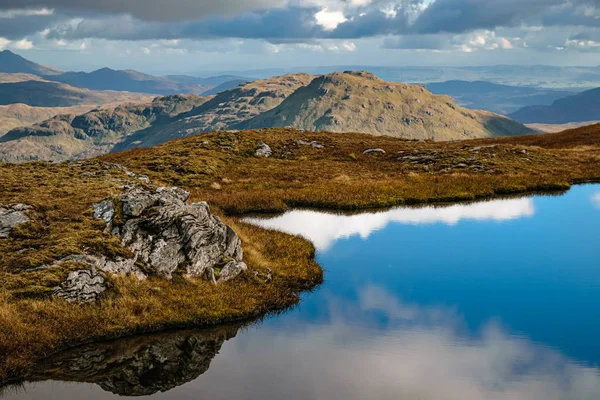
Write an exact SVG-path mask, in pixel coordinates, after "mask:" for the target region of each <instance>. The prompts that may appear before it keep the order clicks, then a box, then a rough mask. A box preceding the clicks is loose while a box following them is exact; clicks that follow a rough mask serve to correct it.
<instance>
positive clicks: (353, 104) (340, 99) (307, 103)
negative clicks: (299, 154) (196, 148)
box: [232, 72, 532, 140]
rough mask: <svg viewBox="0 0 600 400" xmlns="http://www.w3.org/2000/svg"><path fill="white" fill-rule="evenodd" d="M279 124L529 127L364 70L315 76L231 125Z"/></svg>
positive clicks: (437, 134) (399, 133)
mask: <svg viewBox="0 0 600 400" xmlns="http://www.w3.org/2000/svg"><path fill="white" fill-rule="evenodd" d="M282 127H291V128H296V129H302V130H307V131H331V132H360V133H370V134H373V135H387V136H394V137H402V138H408V139H432V140H461V139H468V138H480V137H489V136H514V135H522V134H526V133H531V132H532V130H530V129H529V128H527V127H525V126H523V125H521V124H519V123H517V122H515V121H512V120H510V119H508V118H506V117H504V116H501V115H498V114H493V113H490V112H486V111H473V110H467V109H464V108H462V107H459V106H457V105H456V103H455V102H454V101H453V100H452V99H451V98H450V97H449V96H442V95H434V94H432V93H431V92H429V91H428V90H427V89H426V88H425V87H424V86H421V85H409V84H404V83H392V82H386V81H384V80H382V79H379V78H377V77H376V76H375V75H373V74H370V73H367V72H344V73H333V74H328V75H323V76H320V77H318V78H316V79H314V80H313V81H312V82H311V83H310V84H309V85H308V86H305V87H302V88H300V89H298V90H297V91H296V92H294V93H293V94H292V95H291V96H289V97H288V98H286V99H285V100H284V101H283V102H282V103H281V104H280V105H279V106H277V107H275V108H274V109H272V110H270V111H267V112H264V113H262V114H260V115H258V116H256V117H254V118H252V119H249V120H246V121H243V122H241V123H239V124H236V125H234V126H232V128H234V129H257V128H282Z"/></svg>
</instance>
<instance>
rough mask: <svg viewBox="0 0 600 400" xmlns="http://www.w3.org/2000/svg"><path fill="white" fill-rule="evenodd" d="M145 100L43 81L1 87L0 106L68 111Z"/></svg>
mask: <svg viewBox="0 0 600 400" xmlns="http://www.w3.org/2000/svg"><path fill="white" fill-rule="evenodd" d="M142 97H144V96H142V95H140V94H135V93H127V92H116V91H94V90H88V89H80V88H76V87H73V86H69V85H65V84H62V83H58V82H49V81H43V80H39V81H23V82H13V83H0V105H8V104H16V103H23V104H27V105H30V106H34V107H69V106H75V105H81V104H104V103H110V102H125V101H137V100H138V99H140V98H142Z"/></svg>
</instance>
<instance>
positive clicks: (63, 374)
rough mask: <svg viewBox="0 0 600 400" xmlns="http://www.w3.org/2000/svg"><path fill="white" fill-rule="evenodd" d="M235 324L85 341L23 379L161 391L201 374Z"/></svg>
mask: <svg viewBox="0 0 600 400" xmlns="http://www.w3.org/2000/svg"><path fill="white" fill-rule="evenodd" d="M238 328H239V326H237V325H236V326H229V327H221V328H216V329H210V330H201V331H177V332H167V333H162V334H156V335H145V336H138V337H132V338H126V339H120V340H116V341H112V342H104V343H94V344H89V345H85V346H81V347H78V348H74V349H71V350H67V351H64V352H62V353H58V354H56V355H54V356H51V357H49V358H47V359H45V360H42V361H40V362H39V363H37V364H36V365H34V366H33V367H32V368H31V369H30V371H29V373H28V375H27V376H26V377H25V379H26V380H29V381H34V382H35V381H46V380H60V381H69V382H86V383H94V384H97V385H99V386H100V387H101V388H102V389H104V390H106V391H108V392H111V393H115V394H118V395H121V396H149V395H152V394H154V393H158V392H166V391H168V390H170V389H173V388H175V387H177V386H180V385H183V384H185V383H187V382H190V381H192V380H194V379H196V378H197V377H198V376H200V375H202V374H204V373H205V372H206V371H207V370H208V369H209V367H210V363H211V361H212V360H213V358H214V357H215V356H216V355H217V354H218V352H219V350H220V349H221V346H222V345H223V343H224V342H225V341H226V340H229V339H231V338H233V337H234V336H235V335H236V333H237V331H238Z"/></svg>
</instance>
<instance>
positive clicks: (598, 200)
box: [592, 192, 600, 208]
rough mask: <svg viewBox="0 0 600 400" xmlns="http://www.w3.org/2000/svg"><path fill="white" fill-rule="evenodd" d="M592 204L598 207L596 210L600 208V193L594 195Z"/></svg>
mask: <svg viewBox="0 0 600 400" xmlns="http://www.w3.org/2000/svg"><path fill="white" fill-rule="evenodd" d="M592 204H593V205H594V206H596V208H600V192H598V193H596V194H593V195H592Z"/></svg>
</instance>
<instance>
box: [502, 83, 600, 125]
mask: <svg viewBox="0 0 600 400" xmlns="http://www.w3.org/2000/svg"><path fill="white" fill-rule="evenodd" d="M509 117H511V118H513V119H515V120H516V121H519V122H522V123H526V124H530V123H543V124H566V123H570V122H586V121H597V120H598V119H600V88H597V89H592V90H588V91H585V92H583V93H579V94H576V95H574V96H569V97H565V98H563V99H560V100H557V101H555V102H554V103H553V104H552V105H550V106H531V107H524V108H522V109H520V110H519V111H517V112H514V113H512V114H510V115H509Z"/></svg>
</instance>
